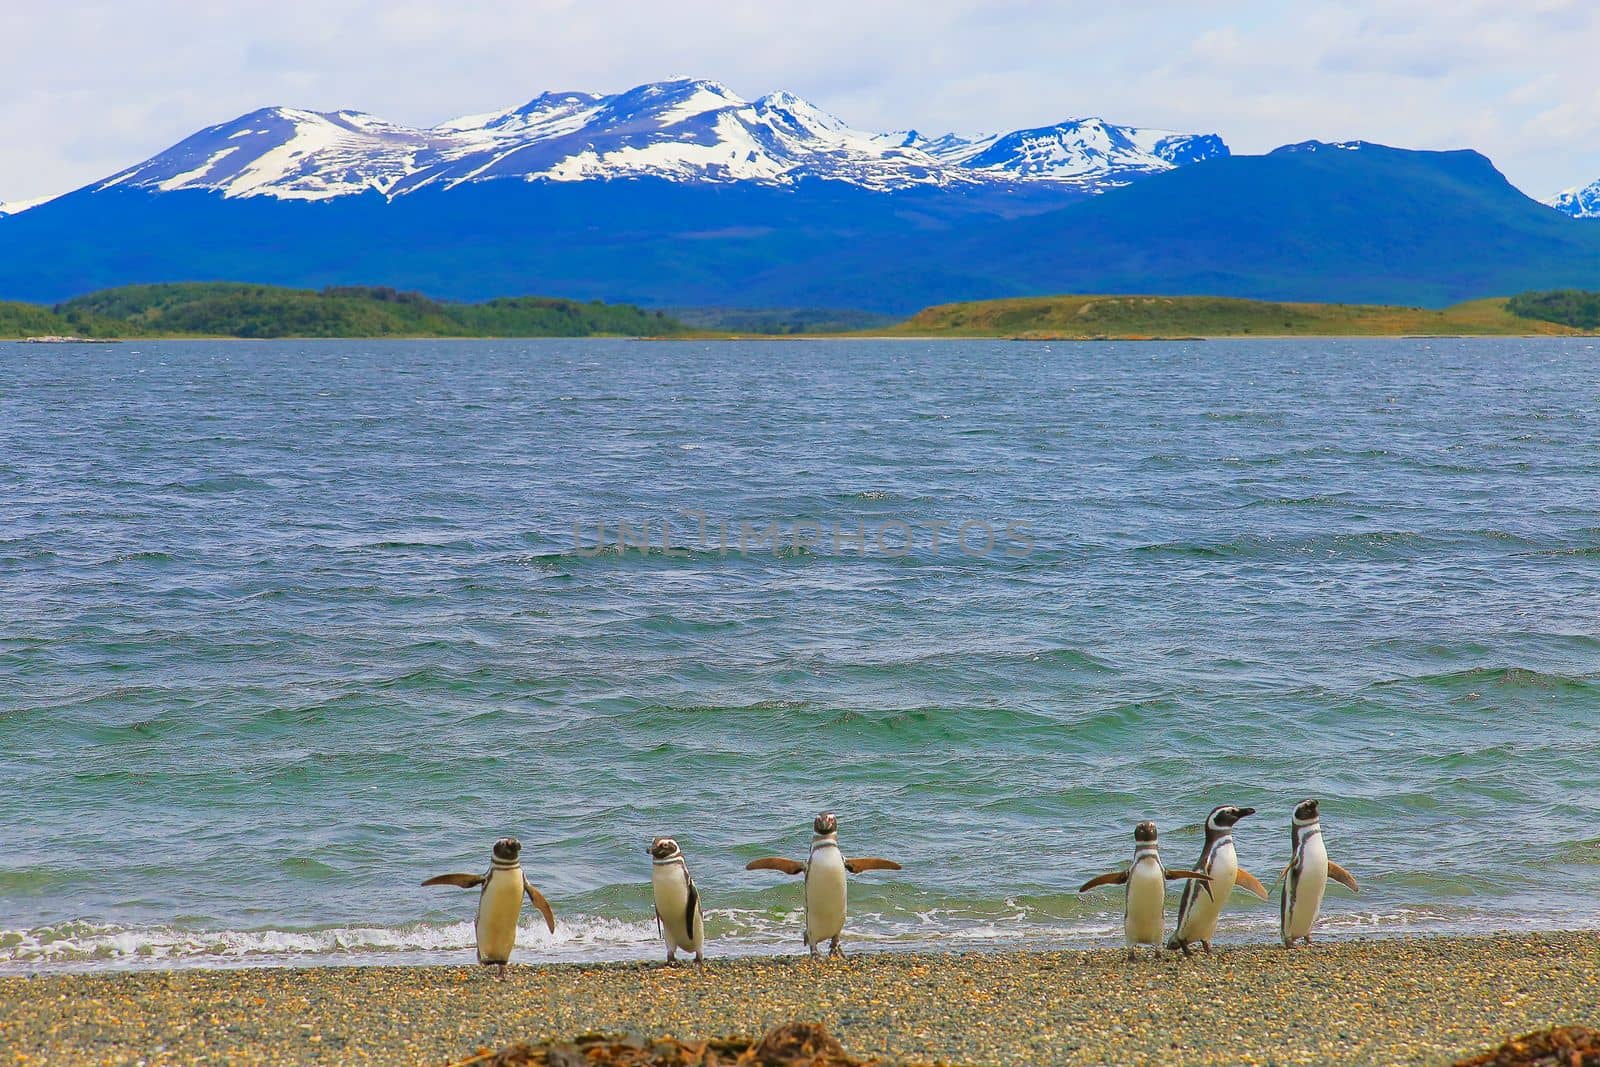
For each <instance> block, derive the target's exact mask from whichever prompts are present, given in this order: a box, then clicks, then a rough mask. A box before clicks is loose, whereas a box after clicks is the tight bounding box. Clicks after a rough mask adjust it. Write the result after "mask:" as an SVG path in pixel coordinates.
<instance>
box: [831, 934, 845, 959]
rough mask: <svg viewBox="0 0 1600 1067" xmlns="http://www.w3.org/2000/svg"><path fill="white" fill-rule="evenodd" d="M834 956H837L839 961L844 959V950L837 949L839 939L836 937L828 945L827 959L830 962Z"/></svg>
mask: <svg viewBox="0 0 1600 1067" xmlns="http://www.w3.org/2000/svg"><path fill="white" fill-rule="evenodd" d="M835 956H838V957H839V958H840V959H841V960H842V959H844V949H842V948H840V947H839V939H838V938H837V937H836V938H834V939H833V940H832V941H831V942H830V943H829V944H828V958H829V959H830V960H831V959H833V958H834V957H835Z"/></svg>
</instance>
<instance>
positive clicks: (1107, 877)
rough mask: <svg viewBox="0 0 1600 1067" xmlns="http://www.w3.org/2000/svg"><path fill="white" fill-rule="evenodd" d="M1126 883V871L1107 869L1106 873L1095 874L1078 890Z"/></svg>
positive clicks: (1084, 890) (1083, 891)
mask: <svg viewBox="0 0 1600 1067" xmlns="http://www.w3.org/2000/svg"><path fill="white" fill-rule="evenodd" d="M1127 883H1128V872H1127V871H1109V872H1107V873H1106V874H1097V875H1095V876H1094V877H1093V878H1091V879H1089V880H1088V881H1087V882H1085V883H1083V884H1082V885H1080V886H1079V887H1078V892H1080V893H1087V892H1088V891H1089V890H1091V889H1098V888H1099V887H1101V886H1103V885H1126V884H1127Z"/></svg>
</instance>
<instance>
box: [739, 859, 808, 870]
mask: <svg viewBox="0 0 1600 1067" xmlns="http://www.w3.org/2000/svg"><path fill="white" fill-rule="evenodd" d="M744 869H745V870H747V871H782V872H783V873H784V874H804V873H806V865H805V864H803V863H798V862H796V861H795V860H786V859H784V858H783V857H782V856H766V857H764V858H762V859H758V860H751V861H750V862H749V863H747V864H745V865H744Z"/></svg>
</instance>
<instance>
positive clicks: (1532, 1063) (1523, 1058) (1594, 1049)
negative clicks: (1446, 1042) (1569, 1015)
mask: <svg viewBox="0 0 1600 1067" xmlns="http://www.w3.org/2000/svg"><path fill="white" fill-rule="evenodd" d="M1455 1067H1600V1030H1595V1029H1592V1028H1590V1027H1587V1026H1557V1027H1553V1028H1552V1029H1549V1030H1536V1031H1534V1032H1533V1033H1531V1034H1523V1035H1522V1036H1521V1037H1514V1038H1512V1039H1511V1040H1510V1041H1507V1042H1506V1043H1505V1044H1503V1045H1501V1046H1500V1047H1499V1048H1497V1049H1491V1050H1490V1051H1488V1052H1485V1053H1484V1054H1483V1055H1481V1056H1473V1057H1471V1058H1470V1059H1465V1060H1457V1061H1456V1063H1455Z"/></svg>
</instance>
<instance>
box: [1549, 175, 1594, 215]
mask: <svg viewBox="0 0 1600 1067" xmlns="http://www.w3.org/2000/svg"><path fill="white" fill-rule="evenodd" d="M1545 203H1547V204H1549V205H1550V206H1551V207H1553V208H1555V209H1556V210H1557V211H1559V212H1561V213H1562V214H1563V215H1571V216H1572V217H1573V218H1575V219H1600V178H1597V179H1595V180H1594V181H1592V182H1590V183H1589V184H1588V185H1575V186H1573V187H1572V188H1571V189H1563V190H1562V191H1561V192H1559V193H1557V194H1556V195H1555V196H1553V197H1551V198H1550V199H1549V200H1546V201H1545Z"/></svg>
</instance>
